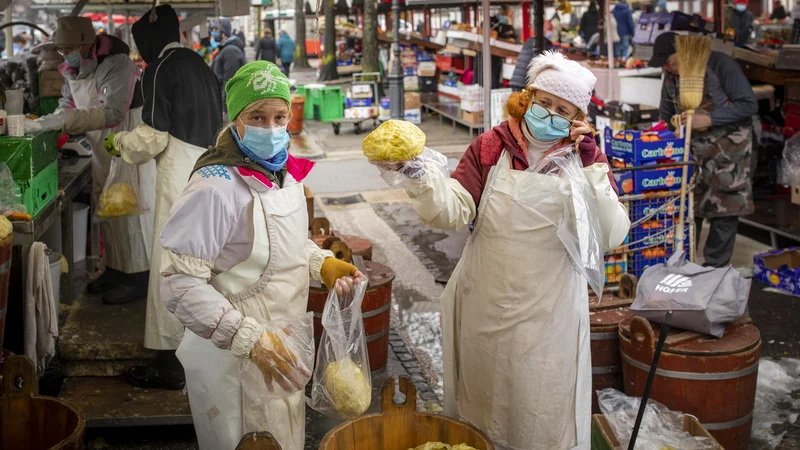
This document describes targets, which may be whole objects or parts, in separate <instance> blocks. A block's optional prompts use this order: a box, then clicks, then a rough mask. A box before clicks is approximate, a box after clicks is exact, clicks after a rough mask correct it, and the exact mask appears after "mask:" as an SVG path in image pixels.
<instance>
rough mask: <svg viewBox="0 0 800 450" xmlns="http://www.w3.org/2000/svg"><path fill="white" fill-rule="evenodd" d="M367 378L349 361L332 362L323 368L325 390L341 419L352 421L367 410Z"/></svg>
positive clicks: (368, 394)
mask: <svg viewBox="0 0 800 450" xmlns="http://www.w3.org/2000/svg"><path fill="white" fill-rule="evenodd" d="M367 376H369V375H368V374H367V375H365V374H364V372H362V371H361V368H359V367H358V365H356V363H354V362H353V361H352V360H351V359H343V360H341V361H335V362H332V363H330V364H328V366H327V367H326V368H325V390H326V391H327V392H328V396H330V399H331V403H332V404H333V407H334V408H335V409H336V411H338V412H339V414H341V415H342V417H345V418H347V419H353V418H356V417H358V416H360V415H361V414H364V412H365V411H366V410H367V408H369V404H370V402H371V401H372V390H371V389H370V385H369V383H367V378H366V377H367Z"/></svg>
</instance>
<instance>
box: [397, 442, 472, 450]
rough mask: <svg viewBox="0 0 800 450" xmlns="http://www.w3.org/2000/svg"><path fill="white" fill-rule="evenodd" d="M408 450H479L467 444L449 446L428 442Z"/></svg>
mask: <svg viewBox="0 0 800 450" xmlns="http://www.w3.org/2000/svg"><path fill="white" fill-rule="evenodd" d="M408 450H477V449H475V448H474V447H470V446H469V445H467V444H458V445H449V444H444V443H442V442H428V443H426V444H422V445H420V446H417V447H415V448H410V449H408Z"/></svg>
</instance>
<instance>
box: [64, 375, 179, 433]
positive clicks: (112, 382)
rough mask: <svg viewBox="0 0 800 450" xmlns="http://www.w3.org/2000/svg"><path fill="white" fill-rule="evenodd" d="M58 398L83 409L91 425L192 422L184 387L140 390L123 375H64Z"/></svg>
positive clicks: (92, 426) (93, 426)
mask: <svg viewBox="0 0 800 450" xmlns="http://www.w3.org/2000/svg"><path fill="white" fill-rule="evenodd" d="M59 398H60V399H62V400H64V401H67V402H69V403H70V404H72V405H73V406H76V407H78V408H80V409H81V410H83V412H84V413H85V414H86V426H87V427H90V428H101V427H133V426H157V425H188V424H191V423H192V414H191V410H190V409H189V397H188V396H187V395H186V394H185V393H184V390H177V391H168V390H163V389H140V388H137V387H133V386H131V385H130V384H128V381H127V380H126V379H125V377H77V378H67V379H66V380H64V385H63V386H62V388H61V393H60V395H59Z"/></svg>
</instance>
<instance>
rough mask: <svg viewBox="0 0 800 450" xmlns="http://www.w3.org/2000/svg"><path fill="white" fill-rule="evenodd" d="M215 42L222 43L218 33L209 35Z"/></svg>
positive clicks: (220, 35) (220, 34)
mask: <svg viewBox="0 0 800 450" xmlns="http://www.w3.org/2000/svg"><path fill="white" fill-rule="evenodd" d="M211 36H212V37H213V38H214V40H215V41H217V42H221V41H222V33H221V32H219V31H215V32H214V34H212V35H211Z"/></svg>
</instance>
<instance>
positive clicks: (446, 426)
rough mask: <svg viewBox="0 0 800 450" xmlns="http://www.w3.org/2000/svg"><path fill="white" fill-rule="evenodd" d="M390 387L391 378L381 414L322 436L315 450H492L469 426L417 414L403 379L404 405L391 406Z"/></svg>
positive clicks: (414, 400)
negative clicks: (441, 449)
mask: <svg viewBox="0 0 800 450" xmlns="http://www.w3.org/2000/svg"><path fill="white" fill-rule="evenodd" d="M394 384H395V381H394V378H389V379H388V380H386V384H385V385H384V386H383V391H382V392H381V404H382V406H381V409H382V411H383V412H381V413H378V414H368V415H364V416H361V417H359V418H358V419H355V420H351V421H348V422H345V423H343V424H341V425H339V426H337V427H336V428H334V429H332V430H331V431H329V432H328V434H326V435H325V438H324V439H322V443H321V444H320V446H319V450H408V449H409V448H414V447H416V446H418V445H422V444H425V443H427V442H444V443H445V444H451V445H456V444H467V445H469V446H471V447H474V448H476V449H478V450H494V445H492V442H491V441H490V440H489V438H488V437H486V435H485V434H483V433H482V432H481V431H480V430H478V429H477V428H475V427H473V426H471V425H468V424H466V423H464V422H460V421H458V420H455V419H451V418H449V417H447V416H444V415H440V414H429V413H419V412H417V391H416V389H414V384H413V383H411V380H409V379H408V378H406V377H400V392H402V393H403V394H405V396H406V401H405V403H404V404H401V405H398V404H395V402H394V394H395V389H394Z"/></svg>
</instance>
